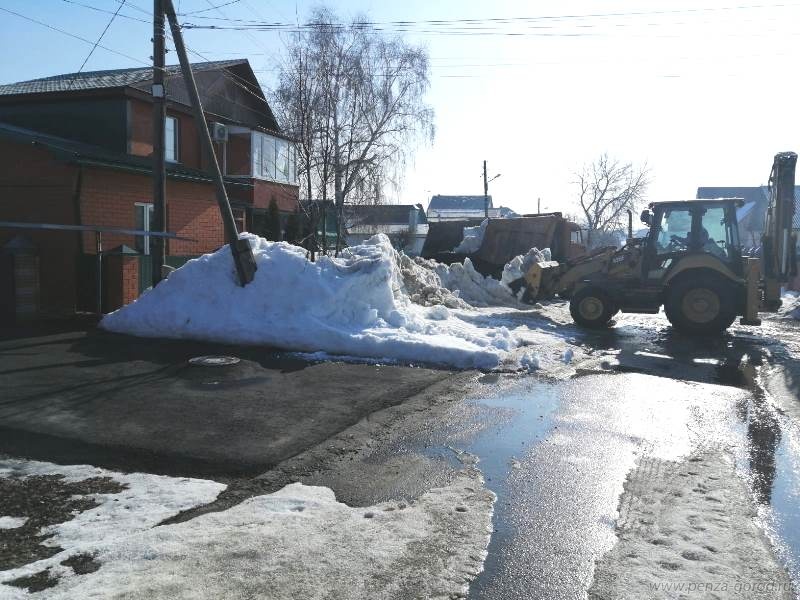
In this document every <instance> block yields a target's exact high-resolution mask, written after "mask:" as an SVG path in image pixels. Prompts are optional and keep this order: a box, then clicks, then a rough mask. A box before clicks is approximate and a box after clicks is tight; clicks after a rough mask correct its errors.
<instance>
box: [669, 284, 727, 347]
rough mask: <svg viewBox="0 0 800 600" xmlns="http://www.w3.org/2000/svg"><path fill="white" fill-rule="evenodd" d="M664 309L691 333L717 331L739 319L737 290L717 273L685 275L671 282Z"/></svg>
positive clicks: (676, 324)
mask: <svg viewBox="0 0 800 600" xmlns="http://www.w3.org/2000/svg"><path fill="white" fill-rule="evenodd" d="M670 287H671V289H670V290H669V293H668V295H667V299H666V302H664V312H666V313H667V319H669V322H670V323H672V326H673V327H674V328H675V329H677V330H678V331H680V332H681V333H685V334H688V335H717V334H720V333H722V332H723V331H725V330H726V329H727V328H728V327H730V326H731V324H732V323H733V322H734V320H736V303H735V298H736V291H735V289H732V286H731V285H728V284H726V283H725V282H723V281H720V280H719V279H718V278H714V277H704V278H702V279H701V278H696V277H692V278H689V279H684V280H683V281H679V282H677V283H676V284H674V285H672V286H670Z"/></svg>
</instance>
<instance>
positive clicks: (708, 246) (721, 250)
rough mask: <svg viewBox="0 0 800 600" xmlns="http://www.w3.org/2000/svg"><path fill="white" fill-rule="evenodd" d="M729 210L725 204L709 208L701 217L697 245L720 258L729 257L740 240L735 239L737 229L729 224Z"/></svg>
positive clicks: (701, 249)
mask: <svg viewBox="0 0 800 600" xmlns="http://www.w3.org/2000/svg"><path fill="white" fill-rule="evenodd" d="M726 213H727V210H726V208H725V207H723V206H715V207H712V208H708V209H706V211H705V214H703V216H702V218H701V223H700V226H701V227H700V230H699V231H698V232H697V239H696V240H695V246H696V248H697V249H698V250H700V251H702V252H708V253H709V254H713V255H715V256H718V257H720V258H728V257H729V256H731V251H732V249H733V248H734V247H735V246H738V241H737V240H735V239H734V237H735V234H734V232H735V230H734V229H733V228H731V227H730V226H729V220H728V218H727V214H726Z"/></svg>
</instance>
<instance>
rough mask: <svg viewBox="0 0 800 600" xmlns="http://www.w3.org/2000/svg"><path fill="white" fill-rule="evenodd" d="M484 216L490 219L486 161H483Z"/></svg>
mask: <svg viewBox="0 0 800 600" xmlns="http://www.w3.org/2000/svg"><path fill="white" fill-rule="evenodd" d="M483 216H484V217H485V218H487V219H488V218H489V180H488V179H486V161H483Z"/></svg>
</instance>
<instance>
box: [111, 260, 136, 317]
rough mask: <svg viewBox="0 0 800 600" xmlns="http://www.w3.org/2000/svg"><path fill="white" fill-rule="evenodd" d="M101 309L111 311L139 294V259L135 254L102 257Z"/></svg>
mask: <svg viewBox="0 0 800 600" xmlns="http://www.w3.org/2000/svg"><path fill="white" fill-rule="evenodd" d="M103 278H104V279H103V283H104V286H103V294H104V295H103V300H104V303H103V310H104V311H106V312H111V311H112V310H117V309H118V308H120V307H122V306H124V305H126V304H130V303H131V302H133V301H134V300H136V298H137V297H138V295H139V259H138V258H137V257H136V256H107V257H104V258H103Z"/></svg>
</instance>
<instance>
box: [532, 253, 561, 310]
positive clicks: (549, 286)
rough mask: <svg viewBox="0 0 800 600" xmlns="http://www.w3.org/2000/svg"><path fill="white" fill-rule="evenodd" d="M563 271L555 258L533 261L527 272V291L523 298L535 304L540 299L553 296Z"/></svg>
mask: <svg viewBox="0 0 800 600" xmlns="http://www.w3.org/2000/svg"><path fill="white" fill-rule="evenodd" d="M561 271H562V268H561V265H560V264H559V263H558V262H556V261H554V260H551V261H541V262H535V263H533V264H532V265H531V267H530V269H528V272H527V273H525V288H526V291H525V294H524V296H523V298H522V299H523V300H524V301H525V302H528V303H530V304H533V303H534V302H538V301H539V300H544V299H546V298H552V297H553V296H554V295H555V288H556V283H557V281H558V277H559V275H561Z"/></svg>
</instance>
